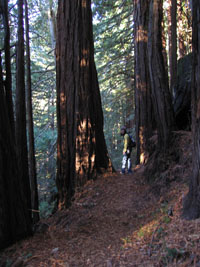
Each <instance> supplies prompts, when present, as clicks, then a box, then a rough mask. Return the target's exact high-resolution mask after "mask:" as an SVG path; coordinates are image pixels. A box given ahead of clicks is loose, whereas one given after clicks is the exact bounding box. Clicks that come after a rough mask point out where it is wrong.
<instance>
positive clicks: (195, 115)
mask: <svg viewBox="0 0 200 267" xmlns="http://www.w3.org/2000/svg"><path fill="white" fill-rule="evenodd" d="M192 13H193V14H192V15H193V23H192V25H193V26H192V27H193V40H192V48H193V77H192V78H193V79H192V107H193V110H192V134H193V155H192V159H193V173H192V177H191V181H190V187H189V192H188V195H187V197H186V199H185V202H184V207H183V216H184V217H185V218H187V219H196V218H199V217H200V79H199V77H200V39H199V37H200V23H199V18H200V3H199V1H198V0H193V7H192Z"/></svg>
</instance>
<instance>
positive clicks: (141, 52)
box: [134, 0, 154, 163]
mask: <svg viewBox="0 0 200 267" xmlns="http://www.w3.org/2000/svg"><path fill="white" fill-rule="evenodd" d="M149 3H150V1H149V0H134V4H135V15H134V18H135V20H134V25H135V99H136V140H137V163H145V162H146V161H147V160H148V154H149V153H148V152H149V151H148V140H149V138H150V137H151V135H152V131H153V127H154V117H153V106H152V101H151V82H150V76H149V68H148V51H147V41H148V21H149V19H148V18H149Z"/></svg>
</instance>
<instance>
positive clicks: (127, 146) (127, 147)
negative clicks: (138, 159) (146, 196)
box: [120, 126, 132, 174]
mask: <svg viewBox="0 0 200 267" xmlns="http://www.w3.org/2000/svg"><path fill="white" fill-rule="evenodd" d="M120 133H121V136H123V137H124V148H123V158H122V170H121V173H122V174H125V169H126V165H127V167H128V173H132V170H131V150H132V147H131V138H130V136H129V135H128V134H127V132H126V127H125V126H123V127H122V128H121V132H120Z"/></svg>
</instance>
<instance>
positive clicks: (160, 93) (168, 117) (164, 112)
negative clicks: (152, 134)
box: [148, 0, 174, 150]
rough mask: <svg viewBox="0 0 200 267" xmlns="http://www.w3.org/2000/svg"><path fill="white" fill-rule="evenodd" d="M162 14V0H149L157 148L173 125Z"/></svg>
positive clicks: (161, 146)
mask: <svg viewBox="0 0 200 267" xmlns="http://www.w3.org/2000/svg"><path fill="white" fill-rule="evenodd" d="M162 14H163V12H162V0H151V2H150V14H149V34H148V59H149V72H150V79H151V88H152V101H153V103H154V104H153V107H154V114H155V120H156V126H157V130H158V146H159V149H161V150H166V148H167V147H168V145H169V140H170V135H171V130H172V129H173V126H174V115H173V108H172V102H171V95H170V92H169V86H168V77H167V73H166V69H165V65H164V58H163V47H162V27H161V23H162Z"/></svg>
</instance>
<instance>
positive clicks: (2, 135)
mask: <svg viewBox="0 0 200 267" xmlns="http://www.w3.org/2000/svg"><path fill="white" fill-rule="evenodd" d="M4 89H5V88H3V80H2V71H1V57H0V249H2V248H4V247H6V246H8V245H10V244H11V243H13V242H15V241H17V240H19V239H21V238H23V237H26V236H27V235H29V234H30V233H31V224H30V220H27V214H28V212H27V206H26V205H25V201H24V194H23V192H22V190H21V187H20V182H19V181H20V175H19V169H18V166H17V157H16V154H15V141H14V140H15V136H14V132H13V129H12V126H11V123H10V116H9V113H8V105H9V104H8V103H7V98H6V95H5V94H4Z"/></svg>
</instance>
